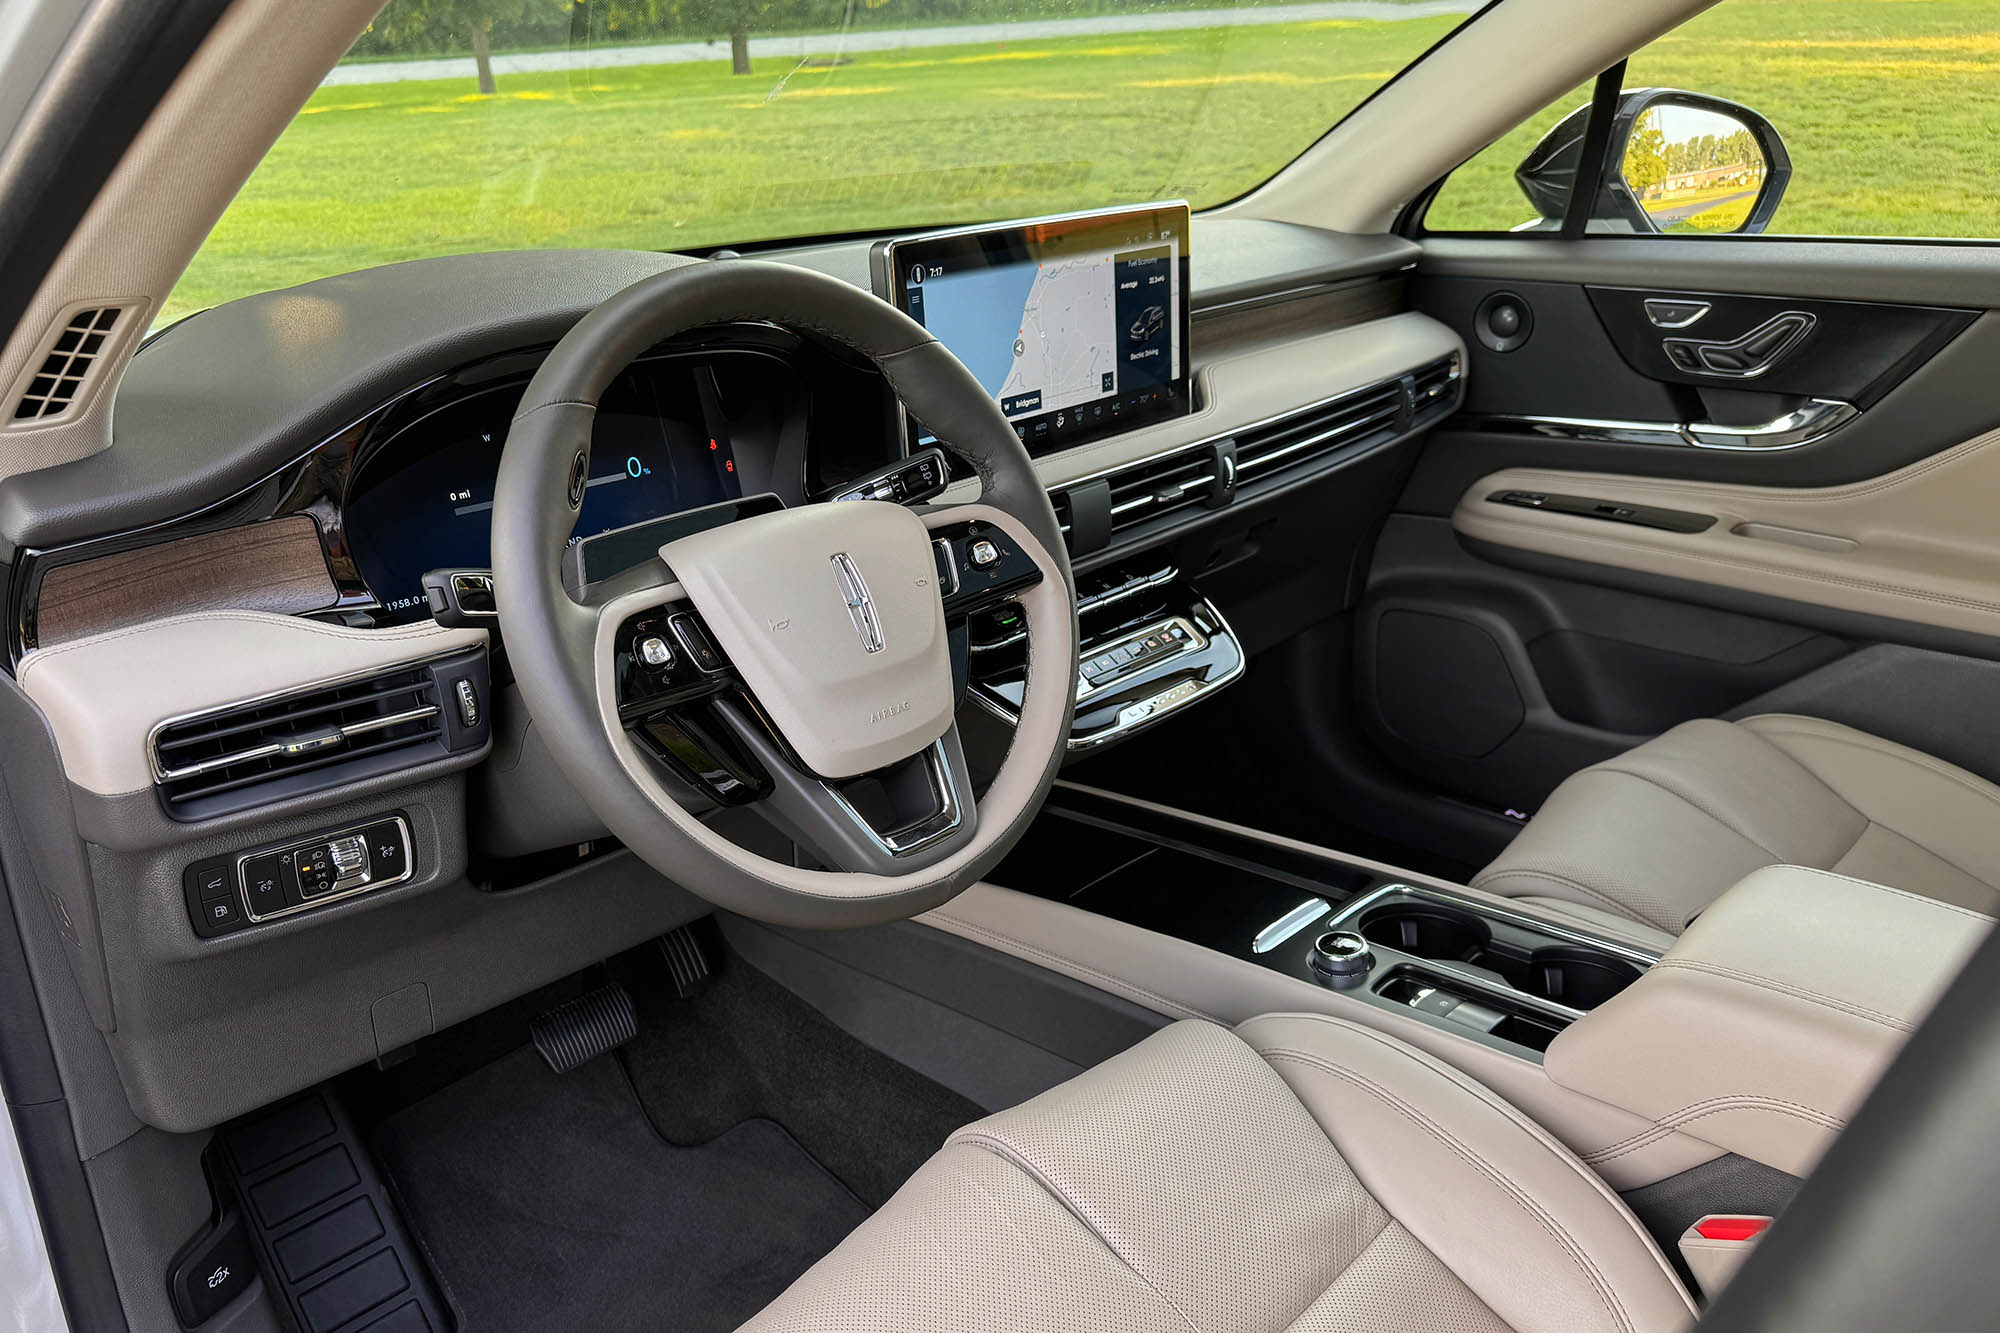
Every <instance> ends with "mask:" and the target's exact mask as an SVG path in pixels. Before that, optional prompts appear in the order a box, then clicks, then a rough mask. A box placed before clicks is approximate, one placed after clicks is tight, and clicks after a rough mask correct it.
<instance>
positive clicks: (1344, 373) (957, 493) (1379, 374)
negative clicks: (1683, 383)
mask: <svg viewBox="0 0 2000 1333" xmlns="http://www.w3.org/2000/svg"><path fill="white" fill-rule="evenodd" d="M1464 349H1465V344H1464V343H1462V342H1460V341H1459V338H1458V335H1457V334H1455V333H1453V332H1452V331H1451V330H1450V329H1449V328H1448V327H1446V326H1445V325H1443V324H1440V323H1439V322H1438V321H1436V320H1434V319H1432V318H1430V317H1429V316H1428V315H1420V314H1417V313H1415V312H1405V313H1403V314H1399V315H1391V316H1389V317H1388V318H1387V319H1374V320H1368V321H1367V322H1365V323H1361V324H1350V325H1347V326H1345V327H1342V328H1337V329H1330V330H1327V331H1325V332H1321V333H1312V334H1300V333H1296V332H1294V333H1292V334H1291V335H1289V336H1287V337H1285V338H1283V339H1281V340H1278V341H1270V342H1266V341H1248V342H1245V343H1243V344H1242V345H1241V346H1240V347H1239V348H1234V349H1231V350H1229V351H1226V352H1225V353H1223V354H1222V355H1220V356H1218V357H1216V359H1214V360H1212V361H1209V362H1207V363H1206V364H1204V365H1201V366H1199V367H1197V369H1196V380H1197V384H1198V388H1199V393H1198V400H1199V403H1200V406H1199V407H1198V408H1197V409H1196V410H1195V411H1194V412H1191V413H1189V414H1188V415H1187V416H1184V417H1175V418H1173V419H1172V420H1171V421H1162V422H1159V423H1158V424H1156V425H1152V426H1146V427H1142V428H1141V429H1139V430H1133V431H1126V432H1124V433H1123V434H1120V435H1117V436H1114V437H1113V438H1111V439H1108V440H1099V441H1097V442H1095V443H1093V444H1085V445H1080V446H1078V447H1077V448H1074V449H1065V450H1063V451H1062V452H1061V453H1058V454H1053V455H1051V456H1049V457H1047V458H1041V459H1037V460H1036V461H1035V472H1036V473H1037V475H1039V476H1040V477H1041V479H1042V483H1043V484H1044V485H1046V486H1049V487H1057V486H1067V485H1070V484H1071V483H1073V482H1078V481H1083V480H1085V479H1087V478H1090V477H1097V476H1102V475H1103V474H1104V473H1106V472H1111V471H1115V470H1116V469H1118V468H1122V467H1129V466H1131V465H1132V464H1134V463H1138V462H1142V461H1144V460H1146V459H1149V458H1155V457H1158V456H1159V455H1161V454H1166V453H1171V452H1173V451H1174V450H1175V449H1181V448H1185V447H1187V446H1189V445H1193V444H1200V443H1202V442H1203V441H1205V440H1215V439H1221V438H1223V437H1224V436H1227V435H1229V434H1231V433H1232V432H1235V431H1240V430H1245V429H1248V428H1249V427H1252V426H1255V425H1258V424H1260V423H1263V422H1266V421H1269V420H1271V419H1272V418H1274V417H1280V416H1285V415H1287V414H1289V413H1292V412H1297V411H1299V410H1301V409H1303V408H1308V407H1311V406H1313V405H1314V404H1315V403H1322V402H1325V401H1326V400H1327V399H1329V398H1337V397H1339V396H1340V395H1341V394H1344V393H1348V392H1350V391H1352V390H1355V389H1362V388H1366V387H1368V386H1369V385H1371V384H1379V383H1381V382H1382V381H1383V380H1387V379H1393V378H1395V377H1396V376H1398V375H1402V374H1406V373H1408V372H1410V371H1412V370H1415V369H1417V368H1418V367H1420V366H1423V365H1427V364H1428V363H1430V362H1433V361H1436V360H1437V359H1438V358H1440V357H1446V356H1452V355H1454V354H1457V355H1463V353H1464ZM978 493H979V487H978V484H977V483H976V482H972V481H963V482H957V483H954V485H953V486H952V488H951V489H950V490H948V491H947V492H946V493H945V496H946V498H947V499H950V500H966V499H970V498H972V497H973V496H975V495H977V494H978Z"/></svg>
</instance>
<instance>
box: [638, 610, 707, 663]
mask: <svg viewBox="0 0 2000 1333" xmlns="http://www.w3.org/2000/svg"><path fill="white" fill-rule="evenodd" d="M667 625H668V627H669V628H670V629H672V630H673V632H674V637H675V638H676V639H679V640H680V644H681V650H682V651H683V652H685V653H686V654H687V655H688V660H689V661H690V662H693V663H694V664H695V665H696V666H697V667H700V668H701V669H702V670H703V671H707V672H710V673H714V672H717V671H720V670H722V667H723V661H722V654H721V653H719V652H717V651H716V650H715V645H714V644H713V643H712V642H710V641H709V637H708V635H707V634H706V633H704V632H703V631H702V628H701V622H700V621H699V620H696V619H695V618H694V617H693V616H692V615H689V614H688V613H687V612H686V611H676V612H674V614H672V615H671V616H668V617H667ZM644 655H645V653H644V645H641V652H640V656H641V657H643V656H644Z"/></svg>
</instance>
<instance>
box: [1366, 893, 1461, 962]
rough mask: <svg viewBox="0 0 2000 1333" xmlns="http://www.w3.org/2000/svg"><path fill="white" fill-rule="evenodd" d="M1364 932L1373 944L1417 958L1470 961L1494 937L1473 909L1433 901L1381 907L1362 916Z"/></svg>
mask: <svg viewBox="0 0 2000 1333" xmlns="http://www.w3.org/2000/svg"><path fill="white" fill-rule="evenodd" d="M1361 934H1362V936H1363V938H1365V939H1366V940H1367V941H1368V942H1369V943H1370V944H1380V945H1382V946H1384V947H1385V948H1390V949H1400V950H1402V951H1403V952H1404V953H1406V954H1409V955H1410V956H1411V957H1413V958H1435V959H1442V960H1446V961H1449V962H1457V963H1470V962H1474V961H1477V960H1476V955H1479V954H1482V953H1484V952H1485V951H1486V946H1487V945H1488V944H1489V943H1490V942H1491V941H1492V938H1493V936H1492V932H1490V931H1489V930H1488V929H1487V927H1486V923H1485V922H1483V921H1481V920H1480V919H1479V918H1478V917H1476V916H1474V915H1472V914H1471V913H1470V912H1460V911H1456V910H1454V909H1452V908H1449V907H1440V906H1436V905H1433V904H1430V903H1398V904H1396V905H1394V906H1391V907H1381V908H1377V909H1376V910H1375V911H1373V912H1370V913H1368V914H1367V915H1366V916H1364V917H1362V918H1361Z"/></svg>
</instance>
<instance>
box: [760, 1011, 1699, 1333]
mask: <svg viewBox="0 0 2000 1333" xmlns="http://www.w3.org/2000/svg"><path fill="white" fill-rule="evenodd" d="M1692 1316H1693V1311H1692V1307H1691V1306H1690V1305H1689V1302H1688V1300H1687V1297H1686V1295H1685V1293H1683V1292H1682V1290H1681V1288H1680V1286H1679V1285H1678V1283H1677V1282H1676V1281H1675V1279H1674V1277H1673V1275H1672V1273H1671V1272H1670V1271H1669V1269H1668V1267H1667V1265H1666V1263H1665V1261H1664V1260H1663V1259H1662V1258H1661V1257H1660V1255H1659V1252H1658V1251H1657V1250H1656V1249H1655V1248H1654V1247H1653V1245H1652V1242H1651V1241H1650V1240H1649V1239H1647V1237H1646V1236H1645V1235H1644V1233H1643V1232H1642V1231H1641V1230H1640V1228H1639V1226H1638V1224H1637V1223H1636V1222H1634V1221H1633V1219H1632V1217H1631V1215H1630V1214H1629V1213H1628V1212H1626V1210H1625V1208H1624V1206H1623V1205H1622V1204H1621V1203H1620V1202H1619V1200H1618V1198H1617V1196H1616V1195H1615V1194H1613V1193H1612V1192H1611V1191H1610V1190H1609V1189H1608V1188H1607V1187H1606V1186H1605V1185H1604V1184H1603V1183H1602V1182H1601V1181H1599V1180H1598V1179H1597V1178H1596V1177H1595V1176H1594V1175H1592V1174H1591V1173H1590V1172H1589V1171H1588V1170H1587V1169H1586V1168H1584V1167H1583V1166H1582V1165H1581V1164H1580V1163H1578V1162H1577V1161H1576V1159H1575V1158H1573V1157H1572V1156H1571V1155H1570V1154H1569V1153H1568V1152H1567V1151H1566V1150H1565V1149H1563V1148H1562V1147H1561V1146H1560V1145H1558V1144H1557V1143H1556V1142H1555V1141H1554V1140H1553V1139H1551V1138H1549V1137H1548V1135H1546V1134H1545V1133H1543V1132H1542V1131H1541V1130H1540V1129H1538V1128H1537V1127H1535V1126H1534V1125H1532V1124H1530V1123H1529V1122H1528V1121H1527V1120H1526V1119H1525V1118H1523V1117H1522V1116H1521V1115H1520V1114H1519V1113H1518V1112H1516V1111H1514V1110H1513V1109H1512V1108H1511V1107H1509V1106H1507V1105H1506V1104H1505V1103H1503V1102H1501V1101H1500V1100H1499V1099H1498V1098H1497V1097H1495V1096H1494V1095H1493V1094H1492V1093H1490V1092H1487V1091H1486V1090H1485V1089H1484V1088H1481V1087H1479V1086H1478V1085H1477V1084H1474V1083H1472V1082H1471V1081H1470V1080H1468V1079H1466V1078H1464V1077H1463V1076H1462V1075H1459V1074H1457V1073H1456V1072H1454V1071H1451V1070H1449V1069H1447V1068H1446V1067H1444V1066H1443V1065H1441V1064H1438V1063H1437V1062H1435V1061H1433V1060H1431V1059H1429V1058H1428V1057H1426V1056H1424V1055H1421V1054H1419V1053H1418V1052H1416V1051H1414V1050H1412V1049H1410V1048H1409V1047H1406V1046H1404V1045H1402V1044H1401V1043H1399V1042H1396V1041H1393V1040H1391V1039H1389V1038H1386V1037H1383V1036H1381V1035H1379V1034H1377V1033H1375V1032H1372V1031H1370V1030H1368V1029H1366V1028H1362V1027H1358V1026H1355V1025H1352V1024H1348V1023H1344V1022H1341V1021H1339V1020H1337V1019H1331V1018H1326V1017H1323V1016H1319V1015H1271V1016H1266V1017H1263V1018H1258V1019H1253V1020H1252V1021H1250V1022H1249V1023H1246V1024H1245V1025H1244V1026H1243V1027H1242V1028H1240V1029H1238V1031H1237V1032H1236V1033H1233V1034H1232V1033H1231V1032H1229V1031H1227V1030H1226V1029H1223V1028H1220V1027H1217V1026H1215V1025H1213V1024H1209V1023H1199V1022H1185V1023H1178V1024H1175V1025H1174V1026H1172V1027H1169V1028H1166V1029H1164V1030H1163V1031H1161V1032H1159V1033H1156V1034H1155V1035H1154V1036H1152V1037H1150V1038H1148V1039H1147V1040H1146V1041H1144V1042H1142V1043H1141V1044H1140V1045H1138V1046H1137V1047H1134V1048H1133V1049H1132V1050H1131V1051H1128V1052H1126V1053H1125V1054H1123V1055H1121V1056H1118V1057H1117V1058H1115V1059H1113V1060H1111V1061H1109V1062H1107V1063H1106V1064H1104V1065H1102V1066H1099V1067H1098V1068H1097V1069H1094V1070H1091V1071H1089V1072H1088V1073H1085V1074H1083V1075H1081V1076H1079V1077H1077V1078H1075V1079H1072V1080H1071V1081H1070V1082H1068V1083H1065V1084H1063V1085H1062V1086H1060V1087H1058V1088H1055V1089H1053V1090H1051V1091H1050V1092H1048V1093H1045V1094H1043V1095H1042V1096H1040V1097H1037V1098H1035V1099H1034V1100H1033V1101H1030V1102H1028V1103H1026V1104H1024V1105H1022V1106H1019V1107H1016V1108H1014V1109H1013V1110H1009V1111H1004V1112H1001V1113H1000V1114H998V1115H994V1116H991V1117H988V1118H987V1119H985V1120H981V1121H979V1122H977V1123H975V1124H972V1125H969V1126H967V1127H966V1128H965V1129H963V1130H961V1131H959V1132H958V1133H957V1134H955V1135H953V1136H952V1138H951V1140H950V1142H949V1143H947V1144H946V1145H945V1147H944V1148H943V1150H942V1151H940V1152H939V1153H938V1154H937V1155H936V1156H935V1157H933V1158H932V1159H931V1161H930V1162H929V1163H928V1164H926V1165H925V1166H924V1167H923V1168H922V1169H921V1170H920V1171H918V1172H917V1174H916V1175H915V1176H914V1177H912V1178H911V1180H910V1181H909V1182H908V1184H906V1185H905V1186H904V1187H903V1189H902V1190H901V1191H900V1192H899V1193H898V1194H897V1195H896V1196H895V1197H894V1198H893V1199H891V1200H890V1202H889V1203H888V1204H887V1205H886V1206H885V1207H884V1208H883V1209H882V1211H881V1212H880V1213H878V1214H876V1215H875V1216H874V1217H873V1218H871V1219H870V1220H869V1221H868V1222H866V1223H864V1224H862V1226H861V1227H860V1228H859V1229H857V1230H856V1231H855V1233H854V1234H853V1235H852V1236H850V1237H849V1238H848V1239H847V1240H846V1241H845V1242H843V1243H842V1244H841V1245H840V1247H839V1248H838V1249H836V1250H835V1251H834V1252H833V1253H832V1254H830V1255H828V1256H827V1257H826V1258H825V1259H824V1260H822V1261H821V1262H820V1263H819V1264H818V1265H816V1266H815V1267H814V1268H813V1269H812V1270H811V1271H810V1272H808V1273H807V1274H806V1275H805V1276H804V1277H802V1278H801V1279H799V1281H798V1282H797V1283H796V1284H794V1285H793V1287H792V1288H791V1289H790V1290H789V1291H788V1292H787V1293H786V1294H785V1295H784V1296H782V1297H780V1298H779V1299H778V1300H777V1301H776V1302H774V1303H773V1304H772V1305H771V1307H770V1308H769V1309H767V1310H766V1311H765V1312H764V1313H763V1314H762V1315H760V1316H759V1317H758V1318H757V1319H756V1320H754V1321H752V1323H751V1324H750V1325H748V1327H750V1328H752V1329H757V1330H762V1331H767V1333H774V1331H777V1330H786V1331H788V1333H792V1331H796V1333H805V1331H806V1330H811V1331H812V1333H849V1331H850V1330H851V1331H853V1333H859V1331H860V1330H871V1333H872V1331H878V1330H904V1329H909V1330H916V1329H923V1330H985V1329H991V1330H1010V1331H1018V1333H1033V1331H1035V1330H1052V1331H1053V1330H1058V1329H1060V1330H1105V1331H1106V1333H1114V1331H1115V1333H1144V1331H1146V1330H1154V1329H1157V1330H1163V1331H1164V1330H1175V1331H1176V1333H1188V1330H1200V1333H1276V1331H1277V1330H1285V1329H1299V1330H1353V1333H1395V1331H1396V1330H1408V1331H1409V1333H1419V1331H1420V1330H1421V1331H1422V1333H1498V1331H1500V1330H1508V1329H1521V1330H1531V1329H1532V1330H1543V1329H1546V1330H1551V1331H1553V1330H1558V1329H1560V1330H1591V1329H1605V1330H1625V1331H1626V1333H1639V1331H1640V1330H1653V1329H1670V1328H1679V1327H1683V1326H1685V1325H1686V1324H1688V1323H1689V1322H1691V1320H1692Z"/></svg>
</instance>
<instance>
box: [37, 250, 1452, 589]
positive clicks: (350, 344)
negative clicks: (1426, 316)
mask: <svg viewBox="0 0 2000 1333" xmlns="http://www.w3.org/2000/svg"><path fill="white" fill-rule="evenodd" d="M1191 251H1192V256H1193V276H1192V278H1191V281H1190V287H1191V295H1192V299H1193V305H1194V309H1195V312H1196V315H1197V316H1199V315H1200V313H1201V311H1202V310H1203V309H1204V307H1207V306H1212V305H1215V304H1227V303H1230V302H1234V301H1239V300H1243V299H1254V298H1255V297H1256V296H1258V295H1263V294H1270V293H1272V292H1275V291H1282V290H1287V289H1291V288H1297V287H1299V286H1302V285H1309V284H1312V283H1324V282H1331V281H1337V280H1340V279H1342V278H1346V277H1358V276H1362V275H1365V274H1368V273H1381V272H1387V271H1391V270H1393V269H1396V268H1400V267H1403V266H1405V265H1407V264H1409V263H1411V262H1413V260H1414V257H1415V254H1416V247H1415V246H1413V245H1412V244H1411V243H1410V242H1408V241H1404V240H1400V239H1398V238H1395V237H1386V236H1372V237H1354V236H1342V235H1339V234H1337V233H1332V232H1324V231H1317V230H1315V229H1313V228H1309V227H1297V226H1291V225H1288V224H1282V223H1275V222H1257V221H1247V220H1219V219H1218V220H1204V219H1196V220H1195V223H1194V235H1193V241H1192V246H1191ZM758 257H760V258H767V259H773V260H779V261H782V262H787V263H796V264H800V265H801V266H804V267H809V268H814V269H818V270H821V271H824V272H829V273H833V274H835V275H836V276H839V277H842V278H845V279H847V280H849V281H851V282H854V283H855V284H856V285H858V286H864V287H865V286H867V285H868V283H869V274H868V242H867V241H865V240H864V241H851V242H845V243H841V244H839V245H815V246H803V247H789V248H774V249H770V250H766V251H764V252H762V253H761V254H760V255H759V256H758ZM698 262H702V261H700V260H696V259H690V258H688V257H686V256H680V255H671V254H655V253H650V252H645V251H606V250H548V251H512V252H501V253H493V254H472V255H457V256H451V257H447V258H441V259H424V260H413V261H410V262H408V263H403V264H392V265H388V266H385V267H382V268H375V269H369V270H365V271H363V272H360V273H352V274H345V275H342V276H339V277H333V278H324V279H321V280H319V281H317V282H310V283H306V284H303V285H302V286H298V287H292V288H287V289H285V290H283V291H277V292H269V293H265V294H263V295H261V296H252V297H248V298H246V299H243V300H240V301H234V302H231V303H229V304H227V305H223V306H218V307H216V308H215V309H213V310H209V311H206V312H204V313H202V314H200V315H196V316H194V317H192V318H191V319H188V320H185V321H183V322H181V323H180V324H177V325H175V326H173V327H172V328H170V329H168V330H166V331H165V332H163V333H162V334H160V335H159V336H157V337H156V338H155V339H153V340H152V341H151V342H150V343H148V344H147V345H146V346H145V347H144V348H143V349H142V350H141V351H140V353H139V355H138V356H137V357H136V358H134V360H133V362H132V364H131V366H130V367H129V368H128V369H127V370H126V372H125V375H124V378H123V381H122V383H121V384H120V386H119V390H118V400H117V414H116V418H115V426H114V431H115V435H114V441H113V447H111V448H110V449H107V450H104V451H102V452H100V453H96V454H92V455H90V456H88V457H86V458H81V459H78V460H76V461H74V462H71V463H65V464H62V465H60V466H57V467H52V468H46V469H43V470H41V471H37V472H28V473H23V474H21V475H19V476H14V477H9V478H6V479H5V480H0V560H12V559H13V558H14V556H15V553H16V551H18V550H20V549H33V548H40V549H47V548H50V547H55V546H61V545H66V544H69V543H74V542H78V541H83V540H86V539H89V538H93V537H99V536H106V535H109V534H113V533H121V532H130V531H134V530H136V529H140V528H145V527H150V526H152V525H156V524H160V523H164V522H167V521H169V520H172V519H176V518H181V517H185V516H188V515H192V514H195V513H198V512H200V511H203V510H206V509H209V508H210V507H212V506H216V505H220V504H223V503H225V502H227V501H228V500H230V499H231V497H235V496H239V495H241V494H242V493H243V492H245V491H246V490H247V489H248V488H250V487H253V486H255V485H257V483H259V482H260V481H263V480H264V479H266V478H268V477H270V476H272V475H273V474H274V473H275V472H277V471H278V470H279V469H281V468H282V467H284V466H285V465H286V464H287V463H288V462H291V461H293V460H295V459H297V458H298V457H300V456H301V455H302V454H303V453H305V452H307V451H309V450H311V449H313V448H315V447H316V446H317V445H318V444H319V443H321V442H322V441H325V440H327V439H330V438H331V437H332V436H333V435H334V434H336V433H337V432H339V431H342V430H344V429H346V428H347V427H349V426H351V425H353V424H354V423H355V422H356V421H358V420H360V419H361V418H362V417H364V416H365V415H367V414H368V413H369V412H371V411H373V410H375V409H376V408H378V407H379V406H381V405H382V404H383V403H384V402H386V401H388V400H389V399H391V398H392V397H394V396H395V395H397V394H399V393H404V392H406V391H408V390H409V389H410V388H411V387H412V386H414V385H420V384H422V383H424V382H426V381H427V380H429V379H431V378H433V377H436V376H439V375H442V374H445V373H447V372H449V371H450V370H452V369H453V368H454V367H457V366H462V365H465V364H467V363H468V362H472V361H475V360H477V359H479V358H482V357H487V356H493V355H498V354H501V353H505V352H509V351H514V350H518V349H520V348H523V347H529V346H536V345H547V344H550V343H553V342H555V341H556V340H557V339H559V338H560V337H561V336H562V335H563V334H564V333H565V332H566V331H567V330H568V329H569V327H570V326H571V325H572V324H574V323H575V322H576V321H577V320H578V319H580V318H582V317H583V315H584V314H586V313H587V312H588V311H589V310H590V309H592V308H593V307H594V306H596V305H597V304H599V303H600V302H602V301H603V300H604V299H605V298H607V297H609V296H611V295H612V294H613V293H615V292H617V291H618V290H620V289H621V288H623V287H626V286H628V285H630V284H631V283H633V282H636V281H637V280H639V279H640V278H643V277H647V276H649V275H651V274H654V273H659V272H663V271H665V270H667V269H670V268H673V267H676V266H678V265H680V264H686V263H698Z"/></svg>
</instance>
